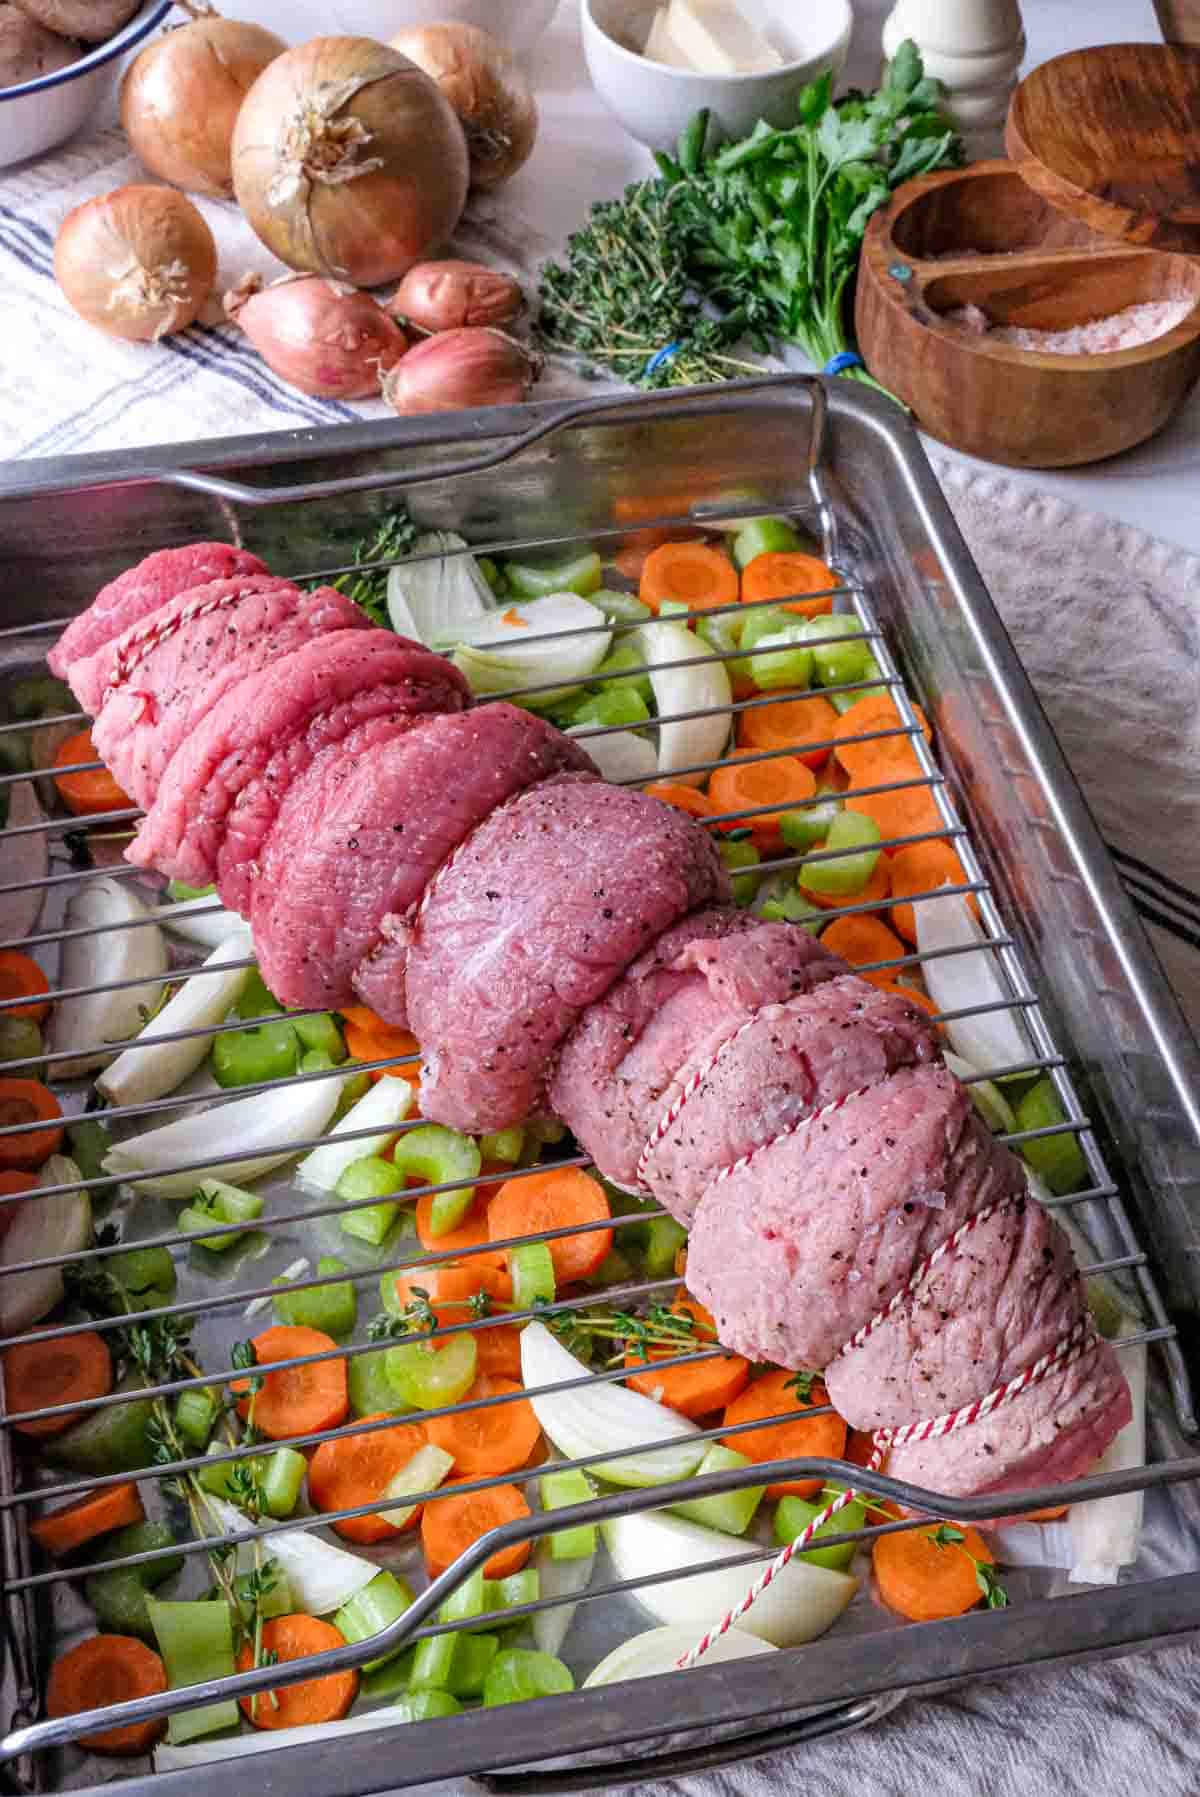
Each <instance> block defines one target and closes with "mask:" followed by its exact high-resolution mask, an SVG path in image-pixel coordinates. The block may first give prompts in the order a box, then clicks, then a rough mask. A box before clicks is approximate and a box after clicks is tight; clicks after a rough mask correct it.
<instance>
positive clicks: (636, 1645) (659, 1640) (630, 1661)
mask: <svg viewBox="0 0 1200 1797" xmlns="http://www.w3.org/2000/svg"><path fill="white" fill-rule="evenodd" d="M539 1645H540V1643H539ZM695 1645H696V1631H695V1629H694V1628H681V1627H679V1626H676V1627H674V1628H659V1629H647V1630H646V1631H645V1633H644V1634H641V1635H634V1637H633V1639H632V1640H630V1641H622V1643H621V1645H620V1647H614V1648H613V1650H612V1652H611V1653H610V1654H606V1655H605V1657H604V1659H602V1660H601V1662H600V1664H599V1665H598V1666H596V1667H594V1668H593V1669H592V1671H591V1672H589V1673H588V1675H587V1677H586V1678H585V1679H584V1681H583V1688H584V1690H585V1691H586V1690H587V1689H588V1687H589V1686H590V1685H616V1684H619V1683H620V1682H621V1680H622V1679H627V1678H654V1677H655V1676H656V1674H658V1673H660V1672H674V1671H675V1670H676V1668H677V1666H678V1664H679V1661H680V1660H682V1658H683V1656H684V1654H686V1653H690V1652H691V1650H692V1648H693V1647H695ZM550 1651H553V1650H552V1649H551V1650H550ZM774 1651H775V1649H774V1648H773V1647H772V1646H771V1643H770V1642H769V1641H760V1640H759V1639H758V1637H757V1636H756V1635H748V1634H746V1633H744V1632H743V1630H741V1629H726V1631H725V1633H724V1634H723V1635H722V1636H720V1638H719V1639H718V1640H716V1641H714V1642H713V1644H712V1646H711V1647H710V1648H709V1650H708V1652H707V1653H706V1654H705V1656H704V1658H703V1659H702V1660H701V1662H700V1664H701V1665H702V1666H716V1665H719V1664H720V1662H721V1661H723V1660H751V1659H754V1658H755V1656H756V1655H758V1654H764V1653H774Z"/></svg>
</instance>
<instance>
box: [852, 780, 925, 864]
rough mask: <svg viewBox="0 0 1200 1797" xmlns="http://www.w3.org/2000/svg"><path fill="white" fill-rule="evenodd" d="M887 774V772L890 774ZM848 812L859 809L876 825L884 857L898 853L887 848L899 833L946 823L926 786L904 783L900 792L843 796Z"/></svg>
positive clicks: (915, 832) (914, 833)
mask: <svg viewBox="0 0 1200 1797" xmlns="http://www.w3.org/2000/svg"><path fill="white" fill-rule="evenodd" d="M889 777H890V774H889ZM846 810H847V811H861V812H862V814H863V816H864V817H869V818H871V819H872V820H873V821H874V822H875V823H876V824H878V826H879V834H880V835H881V836H882V838H883V842H884V852H885V856H886V859H888V860H889V861H890V860H891V858H892V856H893V855H895V854H897V853H898V852H899V848H903V847H904V846H905V845H904V844H903V843H901V844H900V845H899V848H896V847H893V848H888V847H887V845H888V843H891V842H894V841H895V839H896V838H897V837H900V836H919V835H921V834H922V832H924V831H926V830H943V829H945V822H944V820H943V818H942V814H941V812H940V811H939V810H938V808H937V804H936V802H935V800H934V797H933V793H932V791H931V790H930V788H929V787H928V786H905V787H903V788H902V789H901V790H900V791H899V792H876V793H872V794H870V796H869V797H867V798H855V797H853V796H851V797H848V798H847V799H846Z"/></svg>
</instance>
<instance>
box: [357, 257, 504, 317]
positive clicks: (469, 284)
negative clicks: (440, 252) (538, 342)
mask: <svg viewBox="0 0 1200 1797" xmlns="http://www.w3.org/2000/svg"><path fill="white" fill-rule="evenodd" d="M524 304H525V296H524V294H523V293H522V292H521V287H520V283H519V282H518V281H515V280H514V279H513V277H512V276H511V275H506V274H501V272H500V270H499V269H496V268H485V266H484V265H483V263H482V262H459V261H456V260H454V259H453V258H451V259H450V260H449V261H446V262H418V263H417V266H416V267H415V268H410V269H409V271H408V273H407V274H406V275H405V277H404V279H403V280H402V281H401V283H400V285H399V287H398V288H397V289H396V291H395V293H394V294H393V295H392V297H391V299H390V300H389V301H388V302H387V306H386V308H385V310H387V311H388V312H390V313H391V315H392V317H393V318H395V319H398V320H399V322H400V323H401V324H414V325H416V326H417V328H418V329H419V330H422V331H453V330H456V329H459V328H460V327H461V326H463V325H469V324H508V323H509V321H510V320H511V319H513V318H515V317H516V316H517V314H518V312H520V310H521V308H522V306H523V305H524Z"/></svg>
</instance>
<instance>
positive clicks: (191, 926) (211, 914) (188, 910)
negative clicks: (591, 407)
mask: <svg viewBox="0 0 1200 1797" xmlns="http://www.w3.org/2000/svg"><path fill="white" fill-rule="evenodd" d="M151 916H152V917H154V918H155V920H156V921H157V922H158V923H160V924H162V926H163V928H164V929H167V930H170V932H171V934H172V935H173V936H183V937H185V938H186V939H187V941H188V942H198V943H199V944H200V946H201V947H202V948H216V947H217V946H218V944H219V943H222V942H224V940H225V938H226V936H232V934H233V932H234V931H235V930H237V929H241V928H242V927H243V926H244V919H243V918H241V917H239V916H238V914H237V912H236V911H228V910H226V908H225V906H224V905H222V904H221V902H220V900H219V899H218V898H217V897H216V894H215V893H203V894H202V895H201V896H200V897H199V898H190V899H178V900H176V902H175V903H174V904H170V905H160V906H159V907H158V909H157V910H156V911H153V912H152V913H151Z"/></svg>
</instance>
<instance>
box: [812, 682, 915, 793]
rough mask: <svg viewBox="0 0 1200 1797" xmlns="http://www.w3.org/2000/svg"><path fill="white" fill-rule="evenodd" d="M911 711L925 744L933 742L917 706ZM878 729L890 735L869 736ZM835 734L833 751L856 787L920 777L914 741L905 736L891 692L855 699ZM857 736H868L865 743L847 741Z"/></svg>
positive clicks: (843, 714) (844, 713) (845, 712)
mask: <svg viewBox="0 0 1200 1797" xmlns="http://www.w3.org/2000/svg"><path fill="white" fill-rule="evenodd" d="M913 710H914V711H915V712H916V714H917V722H918V723H919V724H920V726H921V730H922V732H923V734H924V737H925V740H926V742H932V740H933V732H932V731H931V730H930V728H929V720H928V719H927V718H926V716H925V713H924V712H923V711H922V710H921V707H920V706H919V705H915V706H914V707H913ZM879 730H890V731H892V732H893V734H892V735H890V736H877V735H871V734H869V733H870V732H873V731H879ZM835 735H836V736H837V737H838V738H839V741H838V746H837V750H836V751H835V752H836V754H837V758H838V760H839V761H840V762H841V764H842V766H843V767H844V768H845V770H846V772H847V773H848V774H849V776H850V778H851V780H852V781H853V782H854V783H855V785H856V786H876V785H881V784H882V783H883V781H885V780H903V779H905V778H906V776H908V775H910V774H919V773H920V771H921V768H920V763H919V762H918V760H917V755H916V750H915V749H914V748H913V739H912V737H911V736H910V735H908V733H907V730H906V726H905V724H904V720H903V719H902V718H901V716H900V713H899V711H898V710H897V707H896V701H895V700H894V699H893V698H892V696H891V694H890V693H870V694H868V695H867V697H866V698H865V699H859V700H857V701H856V702H855V703H854V704H853V705H852V706H851V707H850V709H849V711H844V712H843V713H842V715H841V717H840V718H839V719H838V725H837V730H836V732H835ZM859 736H867V738H868V740H867V741H866V742H853V741H848V740H847V738H851V737H859Z"/></svg>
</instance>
